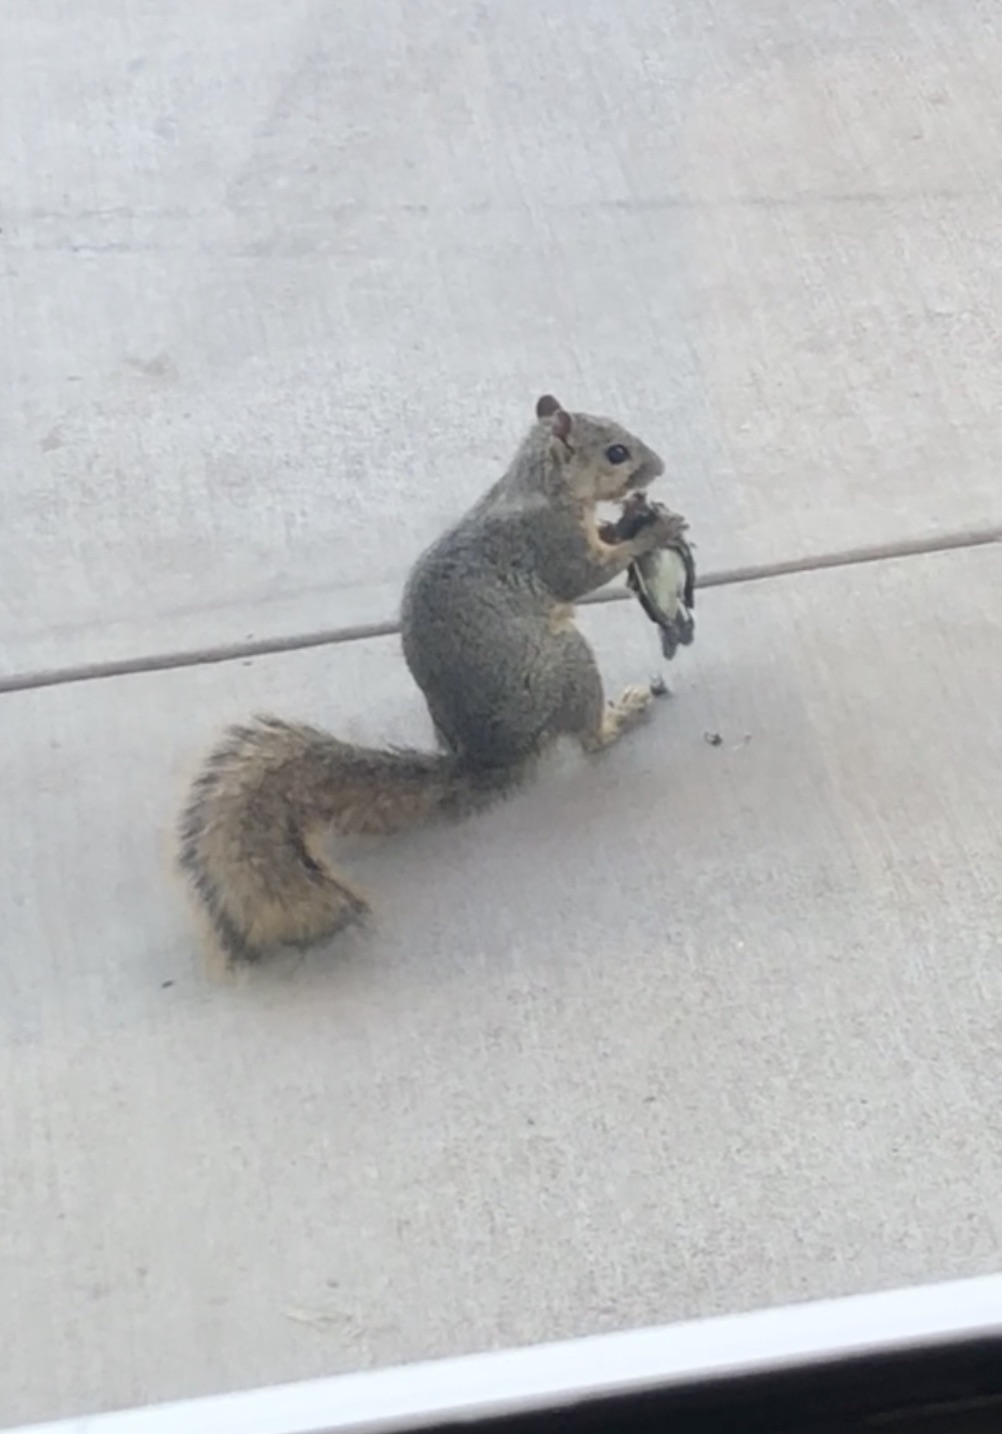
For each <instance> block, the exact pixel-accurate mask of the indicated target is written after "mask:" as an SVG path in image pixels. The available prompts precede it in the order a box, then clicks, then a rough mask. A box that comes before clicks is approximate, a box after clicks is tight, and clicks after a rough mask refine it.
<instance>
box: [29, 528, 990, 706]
mask: <svg viewBox="0 0 1002 1434" xmlns="http://www.w3.org/2000/svg"><path fill="white" fill-rule="evenodd" d="M992 543H1002V526H1000V527H990V528H970V529H965V530H962V531H960V532H956V533H944V534H940V535H939V536H938V537H934V538H916V539H913V540H905V541H902V542H900V543H882V544H879V545H876V546H874V547H860V548H844V549H842V550H841V551H839V552H834V553H821V554H814V555H812V556H810V557H803V558H789V559H787V560H785V561H783V562H776V563H751V564H748V565H747V566H745V567H738V568H722V569H720V570H719V571H717V572H708V573H705V574H703V575H701V576H700V578H699V580H698V582H697V587H699V588H722V587H736V586H738V585H739V584H741V583H755V582H765V581H767V580H769V579H770V578H779V577H788V576H791V575H793V574H796V573H810V572H819V571H823V570H824V569H826V568H848V567H860V566H862V565H863V564H866V563H879V562H887V561H891V560H894V559H898V558H911V557H924V556H926V555H928V554H932V553H947V552H952V551H954V550H956V549H958V548H980V547H986V546H988V545H989V544H992ZM631 599H632V594H631V593H630V592H629V591H628V590H627V589H625V588H614V589H612V590H604V591H602V592H599V593H594V594H592V595H591V596H590V597H586V598H584V599H582V601H581V603H580V604H578V606H580V607H585V606H597V605H600V604H602V603H610V602H624V601H627V600H631ZM399 631H400V625H399V623H397V622H394V621H388V622H372V623H364V624H360V625H358V626H356V627H341V628H327V629H324V630H320V631H317V632H308V633H296V634H292V635H290V636H289V637H276V638H261V639H260V640H256V641H250V642H234V643H228V644H225V645H223V646H221V647H205V648H194V649H190V650H188V651H181V652H164V653H151V654H146V655H144V656H142V657H131V658H121V659H119V660H117V661H110V662H93V663H84V664H81V665H79V666H67V667H54V668H49V669H47V670H42V671H38V672H15V673H11V674H10V675H9V676H7V677H0V695H3V694H4V693H9V692H31V691H34V690H36V689H38V688H40V687H64V686H67V685H69V684H70V683H74V682H98V681H102V680H103V679H105V678H109V677H134V676H138V675H140V674H142V673H146V672H171V671H175V670H177V669H180V668H186V667H207V666H211V665H214V664H217V663H222V662H239V661H246V660H247V658H251V657H274V656H277V655H279V654H281V653H285V652H306V651H309V649H311V648H315V647H333V646H336V645H337V644H339V643H346V642H363V641H366V640H367V639H371V638H376V637H392V636H394V635H395V634H396V633H398V632H399Z"/></svg>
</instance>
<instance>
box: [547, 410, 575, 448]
mask: <svg viewBox="0 0 1002 1434" xmlns="http://www.w3.org/2000/svg"><path fill="white" fill-rule="evenodd" d="M550 431H551V432H552V434H553V436H554V438H559V439H560V441H561V442H562V443H566V442H567V440H568V438H569V437H570V434H571V416H570V414H569V413H567V412H566V411H565V410H564V409H562V408H558V409H557V411H556V412H555V413H554V415H553V418H552V419H551V420H550Z"/></svg>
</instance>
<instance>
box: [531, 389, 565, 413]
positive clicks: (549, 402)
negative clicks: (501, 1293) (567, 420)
mask: <svg viewBox="0 0 1002 1434" xmlns="http://www.w3.org/2000/svg"><path fill="white" fill-rule="evenodd" d="M559 412H560V400H559V399H557V398H554V397H553V394H552V393H544V394H543V396H542V398H541V399H540V400H539V402H538V403H537V404H536V417H537V418H552V417H553V415H554V414H555V413H559Z"/></svg>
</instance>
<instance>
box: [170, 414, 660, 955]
mask: <svg viewBox="0 0 1002 1434" xmlns="http://www.w3.org/2000/svg"><path fill="white" fill-rule="evenodd" d="M663 471H664V464H663V463H662V461H661V459H660V458H659V457H658V455H657V454H656V453H655V452H653V450H652V449H650V448H649V447H648V446H647V445H646V444H645V443H642V442H641V440H640V439H639V438H636V437H634V435H633V434H632V433H628V432H627V431H626V429H624V428H622V427H621V426H620V425H619V424H618V423H615V422H613V421H612V420H611V419H606V418H593V417H590V416H589V415H587V414H584V413H568V412H567V411H566V410H565V409H564V408H563V407H562V406H561V405H560V404H559V403H558V401H557V400H556V399H555V398H553V397H551V396H549V395H546V396H544V397H543V398H541V399H540V400H539V402H538V403H537V404H536V421H535V422H534V423H533V425H532V427H531V428H530V429H529V431H528V433H527V434H526V436H525V438H524V439H523V441H522V443H521V445H520V447H519V449H518V451H517V452H516V454H515V456H514V458H513V459H512V462H511V464H510V466H509V467H508V470H507V472H506V473H505V474H504V476H503V477H502V478H501V479H500V480H499V481H498V482H497V483H495V484H494V486H493V487H492V488H491V489H490V490H489V491H488V492H487V493H486V494H485V495H484V497H483V498H481V499H480V501H479V502H478V503H477V504H475V506H474V507H473V508H472V509H471V510H470V512H469V513H468V514H467V515H466V517H464V518H462V519H461V520H460V522H458V523H457V524H456V526H455V527H453V528H451V529H450V530H449V531H448V532H447V533H445V535H444V536H443V537H441V538H439V539H438V541H437V542H435V543H433V544H432V546H431V547H430V548H429V549H428V550H427V551H426V552H425V553H423V554H422V556H421V557H419V558H418V560H417V562H416V564H415V566H414V568H413V570H412V572H411V574H410V577H409V579H408V581H407V584H406V587H405V590H404V597H403V607H402V614H401V627H402V634H403V650H404V657H405V659H406V662H407V666H408V668H409V669H410V672H411V674H412V676H413V677H414V680H415V681H416V682H417V685H418V686H419V687H420V689H421V691H422V693H423V694H424V698H425V701H426V702H427V705H428V709H429V712H430V714H431V718H432V721H433V723H434V726H435V730H436V733H437V735H438V738H439V741H440V743H441V748H442V750H441V751H439V752H436V753H423V752H417V751H410V750H401V749H391V750H386V751H382V750H377V749H373V748H368V747H357V746H353V745H350V744H348V743H346V742H342V741H339V740H338V739H337V738H336V737H332V736H330V735H328V734H327V733H326V732H323V731H320V730H318V729H316V728H314V727H309V726H305V725H301V724H298V723H291V722H285V721H282V720H280V719H278V718H276V717H259V718H257V719H254V720H253V721H252V722H251V723H249V724H247V725H240V726H235V727H231V728H229V730H228V731H227V732H226V733H225V734H224V736H223V738H222V740H221V741H220V743H219V744H218V746H217V747H216V748H215V749H214V750H213V751H212V752H211V753H210V754H209V756H208V757H207V759H206V760H205V762H204V764H203V766H202V768H201V771H200V773H199V775H198V776H197V777H196V779H195V781H194V783H193V785H192V787H191V790H190V792H189V795H188V799H187V802H186V805H185V808H184V811H183V813H182V815H181V818H180V822H179V838H180V848H179V853H178V862H179V866H180V868H181V870H182V872H183V873H184V874H185V876H186V877H187V880H188V882H189V884H190V886H191V888H192V892H193V895H194V898H195V901H196V904H197V905H198V907H199V908H200V909H201V912H202V914H203V915H204V916H205V917H206V918H207V922H208V927H209V929H210V932H211V934H212V936H213V937H214V939H215V942H216V944H217V945H218V947H219V949H220V952H221V954H222V955H223V957H224V959H225V961H226V964H227V965H228V966H231V967H232V966H234V965H237V964H240V963H245V962H252V961H256V960H258V959H259V958H260V957H262V956H264V955H265V954H267V953H268V952H269V951H271V950H272V949H273V948H276V947H279V946H290V945H291V946H301V947H302V946H308V945H311V944H313V943H315V942H318V941H321V940H323V939H325V938H327V937H330V936H333V935H334V934H335V933H336V932H338V931H341V930H342V929H344V928H345V927H347V926H349V925H352V924H354V923H355V922H358V921H360V920H362V919H363V918H364V917H365V916H366V915H367V914H368V911H369V905H368V902H367V901H366V899H365V897H364V896H363V895H362V894H361V893H360V892H359V891H357V890H356V889H355V888H354V887H353V886H352V885H351V884H350V882H349V881H348V880H346V878H345V877H344V876H343V875H342V874H341V872H340V871H339V870H338V869H337V867H336V866H335V865H334V864H333V863H332V861H331V858H330V856H329V855H328V854H327V852H326V850H325V837H326V836H327V834H328V833H329V832H330V831H331V830H333V831H335V832H340V833H342V834H345V835H357V836H373V835H384V834H389V833H391V832H394V831H399V830H402V829H403V828H405V827H409V826H411V825H414V824H417V823H420V822H423V821H426V820H429V819H431V818H432V817H433V816H435V815H455V816H458V815H462V814H464V813H467V812H471V811H474V810H476V809H478V808H481V807H483V806H486V805H487V804H488V803H490V802H491V801H493V800H495V799H497V798H498V797H500V796H501V795H503V794H504V793H505V792H507V791H509V790H510V789H512V788H513V787H514V786H516V785H517V784H518V783H519V782H520V781H521V780H522V779H523V778H525V777H526V776H527V775H528V774H529V771H530V769H531V768H532V766H533V764H534V762H535V759H536V758H537V757H538V756H539V755H540V754H541V753H542V752H543V750H544V749H545V748H546V747H547V746H549V745H550V744H551V743H553V742H554V741H556V739H557V738H559V737H562V736H570V737H574V738H576V739H577V740H578V741H579V742H580V744H581V746H582V747H583V748H584V750H585V751H586V752H597V751H600V750H601V749H602V748H605V747H608V746H609V745H610V744H611V743H612V742H614V741H616V739H617V738H618V737H620V736H621V735H622V734H623V733H624V732H626V731H628V730H629V729H630V728H631V727H634V726H635V725H636V724H637V723H638V722H639V721H640V720H641V718H642V717H643V716H644V714H645V712H646V711H647V708H648V707H649V705H650V702H651V700H652V694H651V692H650V690H649V689H648V688H644V687H629V688H627V689H626V691H625V692H623V694H622V695H621V696H620V697H619V698H618V699H617V700H616V701H614V702H609V703H607V702H606V701H605V698H604V695H603V690H602V679H601V677H600V675H599V671H598V667H597V665H596V662H595V657H594V655H593V653H592V650H591V648H590V647H589V645H588V643H587V642H586V641H585V639H584V637H583V636H582V635H581V633H580V632H579V631H578V630H577V628H576V627H575V625H574V611H573V606H572V605H573V603H574V602H575V601H576V600H577V599H579V598H581V597H582V596H583V595H584V594H585V593H588V592H591V591H593V590H594V589H596V588H599V587H601V586H602V585H603V584H605V583H607V582H609V581H610V579H612V578H614V577H616V576H617V575H618V574H620V573H623V572H624V571H625V570H626V569H627V568H628V567H629V565H630V563H631V562H633V561H634V560H635V559H636V558H638V557H640V556H641V555H642V554H644V553H647V552H650V551H651V550H652V549H654V548H657V547H662V546H665V545H667V544H669V543H671V542H672V541H673V540H675V539H677V538H678V537H679V536H680V535H681V532H682V531H683V529H684V527H685V523H684V520H683V519H681V518H680V517H679V516H678V515H677V514H673V513H669V512H668V511H667V510H664V509H660V508H659V509H658V511H657V514H656V515H655V516H653V517H652V520H651V521H650V523H648V524H647V525H646V526H644V527H642V528H641V529H640V530H639V531H638V532H637V533H636V534H635V535H634V536H632V537H631V538H630V539H629V540H628V541H625V542H613V543H610V542H607V541H605V540H604V539H603V537H602V536H601V535H600V533H599V526H598V522H597V518H596V504H598V503H600V502H615V501H617V500H622V499H624V498H626V496H627V495H628V494H629V493H631V492H632V491H634V490H637V489H643V488H645V487H646V486H647V485H648V484H649V483H650V482H651V481H652V480H653V479H655V478H657V477H658V476H659V475H660V474H661V473H663Z"/></svg>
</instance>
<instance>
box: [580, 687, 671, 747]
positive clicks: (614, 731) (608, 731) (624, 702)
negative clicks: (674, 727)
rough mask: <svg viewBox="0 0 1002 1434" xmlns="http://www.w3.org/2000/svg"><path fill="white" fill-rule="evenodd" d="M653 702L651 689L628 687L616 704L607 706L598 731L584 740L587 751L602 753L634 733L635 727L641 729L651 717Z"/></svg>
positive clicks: (583, 743)
mask: <svg viewBox="0 0 1002 1434" xmlns="http://www.w3.org/2000/svg"><path fill="white" fill-rule="evenodd" d="M653 701H654V694H653V693H652V692H651V689H650V687H627V688H626V689H625V690H624V691H623V692H622V693H621V694H620V696H619V697H617V698H616V700H615V701H614V702H609V703H608V704H607V705H606V709H605V711H604V713H603V714H602V725H601V727H599V729H598V731H597V732H593V733H590V734H589V735H588V736H587V737H585V738H584V740H583V742H582V745H583V747H584V749H585V751H586V752H602V751H604V750H605V748H606V747H611V746H612V744H613V742H618V741H619V739H620V737H624V736H625V735H626V733H627V732H632V731H633V729H634V727H639V725H640V723H641V722H643V721H645V720H646V718H647V717H648V716H649V715H650V710H651V703H652V702H653Z"/></svg>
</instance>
